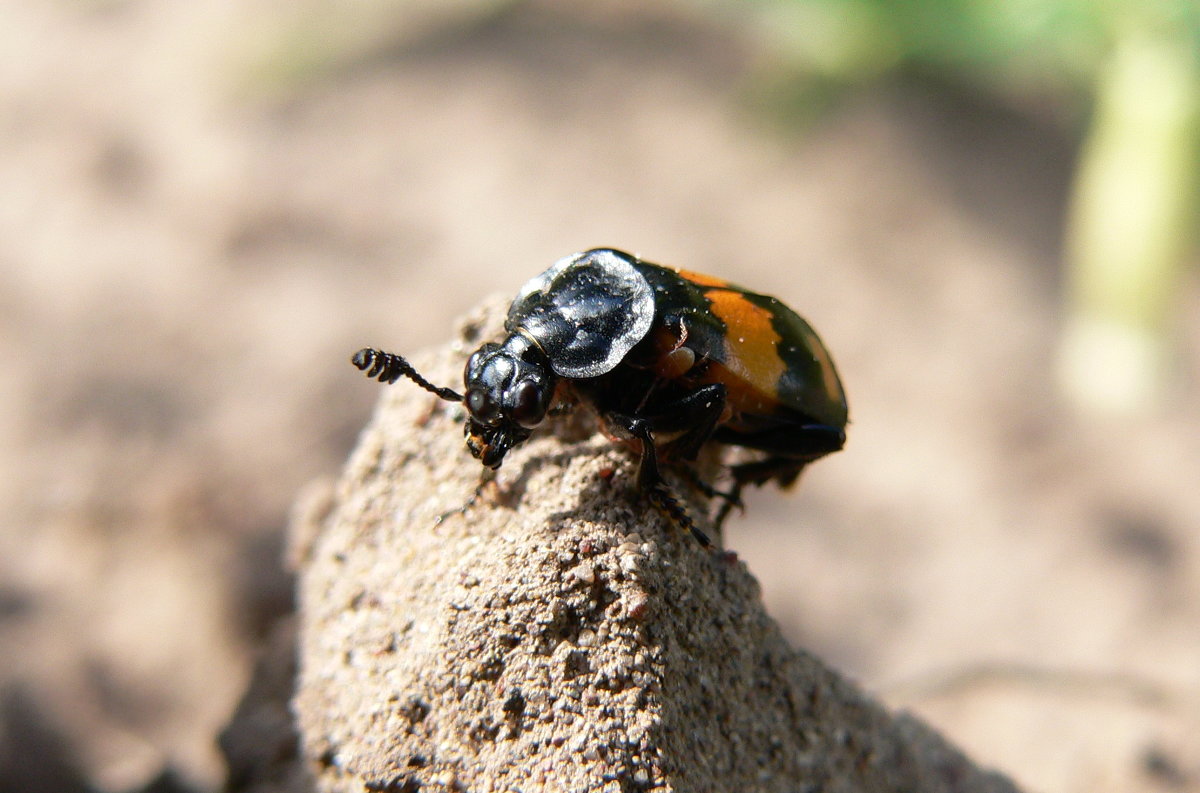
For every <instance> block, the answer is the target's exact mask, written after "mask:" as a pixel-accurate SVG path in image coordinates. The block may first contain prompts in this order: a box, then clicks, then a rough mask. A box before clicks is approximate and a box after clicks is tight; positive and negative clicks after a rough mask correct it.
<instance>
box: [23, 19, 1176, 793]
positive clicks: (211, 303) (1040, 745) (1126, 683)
mask: <svg viewBox="0 0 1200 793" xmlns="http://www.w3.org/2000/svg"><path fill="white" fill-rule="evenodd" d="M572 5H573V4H571V5H561V4H560V5H557V6H556V8H557V9H558V10H555V11H547V10H544V9H542V8H540V7H538V6H536V5H534V6H517V7H515V8H514V10H510V11H508V12H507V13H504V14H501V15H499V16H496V17H489V16H486V15H485V14H484V12H485V11H486V10H487V9H488V8H490V7H489V6H487V5H486V4H466V3H463V4H455V5H447V4H430V6H429V8H424V7H422V6H421V5H420V4H417V5H412V4H403V8H401V4H398V3H397V4H394V5H388V4H378V5H375V6H372V10H370V11H367V10H362V9H360V10H356V11H355V12H353V13H349V12H345V10H344V8H343V6H342V5H341V4H332V3H330V4H323V3H320V2H316V1H315V0H314V1H313V2H308V3H302V4H291V3H273V2H268V0H261V1H260V2H253V3H210V4H199V3H197V4H172V3H164V2H153V0H142V1H141V2H132V1H131V2H119V1H115V0H114V1H108V2H100V1H96V2H89V3H75V4H67V3H54V2H49V1H48V0H47V1H46V2H36V1H35V0H29V1H28V2H23V3H10V4H8V5H7V7H6V9H5V11H4V16H5V22H4V24H3V25H0V47H2V49H3V52H4V53H5V57H4V58H3V59H2V60H0V97H2V98H3V106H4V107H5V112H4V114H3V117H2V118H0V356H2V357H3V360H4V362H5V365H4V366H3V367H0V466H3V475H2V476H0V521H2V522H0V691H2V696H0V750H2V751H0V779H3V780H7V781H8V785H9V787H10V789H21V790H33V789H46V788H47V786H53V787H56V788H57V789H60V790H71V789H80V790H83V789H87V788H88V787H91V788H102V789H111V790H128V789H131V788H136V787H139V786H141V785H142V784H144V783H145V782H146V781H147V780H148V779H150V778H152V777H154V776H155V775H157V774H158V773H159V772H160V771H161V770H162V768H163V767H164V766H169V767H171V768H173V769H175V771H176V772H177V773H178V774H179V775H180V777H181V778H182V779H183V780H185V781H187V782H189V783H191V784H195V785H197V786H200V787H211V786H213V785H215V784H216V783H217V781H218V780H219V778H220V776H221V773H222V771H221V769H220V766H219V760H218V756H217V754H216V752H215V749H214V748H213V747H214V744H213V736H214V735H215V734H216V732H217V730H218V729H219V727H220V725H221V724H222V723H223V722H224V721H225V720H226V719H227V718H228V714H229V713H230V711H231V710H232V707H233V705H234V702H235V701H236V698H237V696H238V693H239V691H240V689H241V687H242V685H243V684H244V681H245V679H246V676H247V674H248V671H249V665H250V662H251V658H252V653H253V648H254V647H255V646H256V644H257V642H258V640H259V638H260V637H261V635H262V634H263V632H264V631H265V629H266V626H267V625H268V624H269V623H270V622H271V621H272V619H273V618H274V617H275V616H276V615H278V614H280V613H282V612H284V611H286V610H287V609H288V608H289V606H290V591H291V582H290V581H289V579H288V578H287V576H286V574H285V573H284V572H283V571H282V568H281V567H280V566H279V565H278V561H277V560H278V557H279V555H280V546H281V537H282V530H283V527H284V525H285V523H286V515H287V511H288V509H289V505H290V504H291V503H292V501H293V499H294V497H295V495H296V493H297V492H298V491H299V490H300V489H301V487H302V486H303V485H304V484H305V483H306V482H307V481H309V480H310V479H311V478H313V477H314V476H317V475H322V474H333V473H335V472H336V470H337V469H338V467H339V466H340V464H341V462H342V461H343V460H344V459H345V456H346V454H347V453H348V451H349V450H350V448H351V446H352V444H353V442H354V438H355V435H356V433H357V431H358V428H359V427H361V426H362V424H363V423H364V422H365V420H366V417H367V415H368V412H369V410H370V407H371V405H372V403H373V402H374V400H375V399H376V397H377V393H378V392H377V389H376V388H374V387H372V386H371V384H369V383H367V382H366V381H364V380H361V379H360V378H358V377H357V376H356V374H355V373H354V372H353V370H352V369H351V368H350V366H349V364H348V363H347V362H346V359H347V357H348V354H349V352H350V351H352V350H353V349H355V348H357V347H359V346H361V345H363V344H366V343H372V344H377V345H381V346H389V347H394V348H397V349H403V350H414V349H417V348H420V347H422V346H424V345H428V344H432V343H434V342H436V341H440V340H444V339H445V338H447V337H448V336H449V335H450V328H449V323H450V320H451V318H452V317H454V316H455V315H457V314H460V313H461V312H462V311H464V310H465V309H466V308H468V307H469V306H471V305H473V304H475V303H477V302H478V301H479V300H480V298H481V297H482V296H484V295H486V294H489V293H492V292H507V293H511V292H512V291H513V290H514V289H515V288H516V286H517V285H518V284H519V283H521V282H522V281H523V280H524V279H525V278H527V277H528V276H529V275H531V274H532V273H534V272H536V271H537V270H539V269H541V268H543V267H545V266H546V265H547V264H549V263H550V262H551V261H553V260H554V259H555V258H557V257H558V256H561V255H562V254H564V253H567V252H571V251H575V250H578V249H581V248H585V247H590V246H594V245H615V246H620V247H624V248H627V249H631V250H634V251H637V252H640V253H642V254H644V255H646V256H647V257H649V258H652V259H656V260H659V261H664V262H667V263H673V264H680V265H684V266H687V267H688V268H690V269H695V270H699V271H702V272H712V273H716V274H719V275H721V276H724V277H728V278H730V279H732V280H735V281H738V282H742V283H746V284H751V285H753V286H754V287H756V288H758V289H760V290H761V291H765V292H768V293H772V294H776V295H778V296H780V297H782V298H784V299H785V300H786V301H787V302H788V303H790V304H791V305H793V306H794V307H795V308H797V309H798V310H799V311H801V313H803V314H805V315H806V316H807V317H808V318H809V319H810V320H812V322H813V324H814V325H815V326H816V327H817V328H819V329H820V331H821V333H822V335H823V336H824V338H825V340H826V341H827V342H828V344H829V346H830V347H831V348H832V350H833V351H834V354H835V356H836V358H837V361H838V363H839V365H840V367H841V370H842V374H843V377H844V379H845V381H846V383H847V387H848V390H849V393H850V398H851V407H852V417H853V424H852V426H851V435H850V443H849V445H848V447H847V450H846V452H845V453H843V454H841V455H838V456H837V457H836V458H832V459H830V460H828V461H825V462H822V463H821V464H820V465H819V466H816V467H814V468H813V470H812V471H811V472H810V473H809V474H808V475H806V477H805V481H804V482H803V483H802V487H801V488H800V489H799V490H798V491H797V492H795V493H792V494H786V495H781V494H779V493H775V492H765V493H762V494H755V497H754V498H753V499H752V500H751V502H750V504H749V508H748V510H747V514H746V515H745V517H744V518H739V519H735V520H734V521H733V522H732V525H731V527H730V529H731V530H730V532H729V537H728V543H729V545H730V546H731V547H733V548H736V549H737V551H738V552H739V554H740V556H741V557H742V558H743V559H745V560H746V561H747V563H748V565H749V568H750V570H751V571H752V572H754V573H755V574H756V575H757V576H758V577H759V578H760V580H761V581H762V583H763V587H764V592H765V597H766V600H767V603H768V607H769V609H770V610H771V612H772V613H773V614H774V615H775V617H776V618H777V619H778V620H779V621H780V623H781V624H782V626H783V627H784V629H785V631H786V632H787V634H788V635H789V636H790V637H791V639H792V640H793V642H794V643H796V644H797V645H799V646H802V647H804V648H806V649H808V650H810V651H812V652H813V653H815V654H816V655H818V656H819V657H821V658H823V659H825V660H826V661H827V662H828V663H830V664H832V665H833V666H835V667H837V668H840V669H842V670H845V671H847V672H849V673H850V674H852V675H854V676H855V677H857V678H858V679H859V680H860V681H861V683H862V685H863V686H864V687H865V688H866V689H868V690H870V691H872V692H875V693H877V694H880V695H881V696H883V697H884V698H885V699H886V700H887V701H889V702H890V703H892V704H894V705H897V706H904V707H909V708H912V709H914V710H915V711H917V712H918V713H920V714H921V715H923V716H924V717H925V718H926V719H928V720H929V721H930V722H931V723H933V724H934V725H935V726H937V727H938V728H939V729H941V730H942V731H943V732H944V733H945V734H946V735H947V736H948V737H949V738H950V739H951V740H953V741H955V742H956V743H958V744H960V745H962V746H963V747H964V748H966V749H967V750H968V751H969V752H970V753H971V754H972V755H973V756H974V757H975V758H977V759H979V760H980V761H982V762H984V763H986V764H990V765H994V766H997V767H999V768H1001V769H1003V770H1004V771H1006V772H1008V773H1009V774H1011V775H1012V776H1013V777H1014V779H1016V780H1017V781H1018V782H1019V783H1020V784H1021V785H1022V786H1024V787H1026V788H1028V789H1031V790H1047V791H1049V790H1056V791H1058V790H1062V791H1084V790H1087V791H1107V790H1114V791H1115V790H1128V789H1141V790H1155V789H1161V790H1189V789H1190V790H1195V789H1200V746H1198V745H1197V741H1198V740H1200V739H1198V738H1197V736H1200V723H1198V722H1200V715H1198V714H1200V704H1198V703H1200V631H1198V630H1197V629H1196V626H1197V625H1198V624H1200V532H1197V530H1196V526H1197V522H1198V519H1200V490H1198V489H1197V487H1196V482H1197V481H1200V432H1197V427H1198V426H1200V405H1198V404H1197V402H1198V401H1197V400H1196V399H1195V390H1196V389H1195V373H1196V372H1197V371H1200V326H1198V325H1197V322H1196V320H1195V317H1197V316H1200V311H1198V309H1200V296H1198V295H1197V291H1196V289H1195V285H1194V282H1193V283H1192V284H1191V286H1190V288H1189V290H1188V292H1187V293H1186V294H1184V295H1182V296H1181V301H1182V309H1183V310H1182V316H1183V320H1182V321H1181V328H1182V331H1183V333H1182V344H1181V347H1180V361H1181V371H1182V372H1183V375H1182V376H1181V382H1180V388H1179V390H1178V392H1177V393H1176V395H1175V396H1174V397H1173V400H1172V402H1171V403H1170V404H1169V405H1168V406H1167V407H1166V408H1165V409H1164V411H1163V412H1162V413H1161V414H1160V415H1157V416H1154V417H1148V418H1136V419H1122V420H1119V421H1112V420H1098V419H1093V418H1087V417H1077V416H1073V415H1072V413H1071V412H1070V411H1069V410H1068V409H1067V408H1066V406H1064V405H1063V404H1061V403H1060V402H1059V401H1058V399H1057V398H1056V397H1055V395H1054V392H1053V390H1052V388H1051V386H1050V382H1049V375H1048V372H1049V371H1050V364H1051V359H1052V353H1053V345H1054V331H1055V328H1056V323H1057V321H1058V318H1057V313H1056V312H1057V276H1056V271H1057V270H1056V262H1057V257H1058V250H1057V239H1058V228H1059V223H1060V221H1061V216H1062V210H1061V206H1062V201H1063V198H1064V195H1065V193H1066V190H1067V185H1068V181H1069V169H1070V161H1071V156H1072V145H1071V143H1070V134H1069V133H1064V132H1063V131H1062V130H1061V129H1056V128H1053V127H1050V126H1047V125H1044V124H1043V123H1042V122H1038V121H1030V120H1028V118H1027V117H1024V116H1018V115H1014V114H1010V113H1006V112H1002V111H998V110H995V109H993V108H991V107H990V106H988V105H986V104H984V103H982V102H979V101H975V100H964V99H963V98H961V97H959V98H957V99H953V98H948V97H947V96H946V95H945V94H944V93H939V92H936V91H933V90H932V89H928V88H925V87H921V86H913V85H908V86H892V87H887V88H878V89H874V90H871V91H868V92H865V93H862V94H858V95H855V96H850V97H847V98H845V99H844V101H842V102H841V103H839V104H838V105H837V106H836V107H834V108H832V109H831V110H830V112H829V113H828V114H827V115H826V116H824V117H823V118H822V119H821V120H820V121H819V122H818V123H816V124H814V125H813V126H810V127H809V128H807V129H806V130H805V131H804V132H803V133H802V134H801V133H799V132H787V131H784V130H780V129H778V128H777V127H773V126H771V125H770V124H769V123H767V122H766V121H765V120H764V115H763V114H761V113H759V112H758V111H757V110H756V109H755V108H756V106H755V105H754V103H753V101H752V99H751V97H753V96H756V95H757V93H756V91H755V90H754V87H753V86H754V82H753V74H754V64H755V62H756V59H755V55H754V48H753V47H752V46H751V45H750V44H749V43H748V42H749V41H750V40H749V39H748V38H746V37H745V36H743V35H740V34H738V33H737V32H736V31H735V30H734V29H732V28H730V29H724V30H723V29H720V28H718V27H715V26H713V25H712V24H710V23H708V22H706V21H704V20H703V19H700V18H698V17H695V16H693V15H690V14H688V13H686V12H685V11H683V10H679V9H675V10H664V11H662V12H659V13H657V14H656V15H653V16H647V14H646V12H633V11H630V10H629V9H628V8H621V7H619V6H613V5H608V4H600V5H596V4H587V5H586V6H581V8H586V9H588V10H586V11H584V10H581V9H580V8H572ZM368 14H369V15H370V16H368ZM317 33H320V34H321V35H316V34H317ZM1189 373H1190V374H1189ZM1048 736H1053V737H1054V738H1055V740H1053V741H1051V740H1047V738H1048Z"/></svg>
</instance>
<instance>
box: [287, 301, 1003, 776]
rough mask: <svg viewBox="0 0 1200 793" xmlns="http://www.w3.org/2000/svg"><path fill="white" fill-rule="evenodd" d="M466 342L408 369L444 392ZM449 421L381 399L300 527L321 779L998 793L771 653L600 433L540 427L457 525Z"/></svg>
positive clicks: (726, 560)
mask: <svg viewBox="0 0 1200 793" xmlns="http://www.w3.org/2000/svg"><path fill="white" fill-rule="evenodd" d="M502 307H503V304H502V302H498V303H494V304H493V311H492V313H491V315H490V320H488V321H485V322H483V323H482V327H484V328H485V329H490V331H491V332H486V331H485V333H484V337H485V338H490V337H491V336H492V334H493V333H494V332H495V330H497V329H498V328H499V325H500V319H501V318H502V316H503V314H502V313H501V310H500V309H502ZM477 324H478V323H475V322H469V323H467V327H468V328H469V329H474V328H475V327H476V325H477ZM477 343H478V340H477V338H476V336H475V335H474V332H471V335H470V337H469V338H466V339H463V340H462V342H461V343H460V344H458V345H457V346H456V349H455V351H453V352H449V351H447V352H444V353H442V354H440V355H439V356H438V357H436V358H430V357H418V358H417V364H418V366H419V367H420V368H421V369H424V370H426V375H427V376H428V377H430V378H431V379H433V380H434V381H435V382H447V381H450V379H451V378H452V377H453V376H454V374H455V373H456V372H458V371H461V368H462V364H463V361H464V359H465V353H464V350H466V349H467V348H470V347H471V346H472V345H473V344H477ZM461 417H462V408H461V406H459V405H457V404H453V403H446V402H441V401H438V400H437V399H436V398H434V397H432V396H430V395H428V394H426V393H424V392H422V391H419V390H418V389H416V388H413V387H409V384H407V383H401V384H398V385H396V386H393V387H391V389H390V390H389V391H388V394H387V397H386V399H385V401H384V403H383V404H382V406H381V407H380V409H379V410H378V412H377V413H376V416H375V419H374V421H373V422H372V424H371V426H370V427H369V428H368V429H367V431H366V432H365V433H364V435H363V436H362V438H361V439H360V444H359V447H358V449H357V450H356V451H355V453H354V455H353V456H352V457H351V460H350V462H349V465H348V468H347V470H346V472H345V476H344V478H343V480H342V482H341V483H340V485H339V487H338V489H337V492H336V496H335V503H334V505H333V508H332V510H329V509H327V507H321V508H320V509H319V510H318V515H317V516H316V517H315V519H301V520H299V521H298V522H297V527H296V531H297V534H298V539H297V542H296V543H295V544H296V547H297V555H298V557H299V558H300V559H301V560H302V562H301V569H300V589H301V603H300V620H301V626H302V630H301V634H302V640H301V652H300V661H301V670H302V671H301V677H300V685H299V687H298V691H297V696H296V707H297V712H298V714H299V724H300V728H301V732H302V735H303V739H304V745H305V747H306V749H305V751H306V754H307V757H308V759H309V762H310V763H312V765H313V766H314V767H315V768H316V769H317V775H318V781H319V787H320V788H321V789H323V790H345V791H351V790H359V789H361V786H362V785H365V786H366V787H367V788H368V789H371V790H413V791H416V790H447V791H449V790H471V791H489V790H521V791H535V790H546V791H633V790H662V791H668V790H670V791H680V792H681V793H704V792H706V791H729V790H739V791H790V790H797V789H801V790H810V791H814V793H815V792H816V791H857V790H880V791H883V790H894V791H914V792H916V791H946V793H949V792H950V791H962V792H963V793H966V792H967V791H995V792H996V793H1001V792H1002V791H1004V792H1009V791H1013V790H1014V788H1012V787H1010V786H1009V785H1008V784H1007V783H1006V782H1004V781H1003V780H1002V779H1000V778H999V777H996V776H991V775H986V774H982V773H980V772H978V771H976V770H975V769H974V768H973V767H971V766H970V765H969V764H968V763H967V761H965V760H964V759H963V758H962V757H961V756H959V755H958V754H957V753H956V752H954V751H952V750H949V749H948V748H945V747H944V746H942V745H941V744H940V743H939V741H938V739H937V738H935V737H933V736H932V734H930V733H925V732H922V731H921V730H920V729H915V728H913V726H912V725H910V726H909V728H907V730H906V728H905V727H902V726H899V725H898V724H897V723H896V722H893V721H892V719H891V718H890V717H889V716H888V715H887V714H886V713H885V712H884V710H883V709H882V708H881V707H880V706H878V705H877V704H874V703H872V702H871V701H870V700H869V699H867V698H866V697H865V696H864V695H863V694H862V693H860V692H859V691H858V690H857V689H856V688H855V687H853V686H852V685H850V684H848V683H846V682H845V681H844V680H842V679H841V678H840V677H839V676H838V675H836V674H835V673H833V672H831V671H830V670H829V669H827V668H826V667H824V666H823V665H822V664H821V663H820V662H819V661H817V660H816V659H815V658H813V657H812V656H810V655H808V654H805V653H802V652H795V651H793V650H791V649H789V648H788V646H787V644H786V642H785V641H784V640H783V638H782V636H781V635H780V632H779V630H778V628H777V626H776V625H775V623H774V622H773V621H772V620H771V619H770V618H769V617H768V616H767V615H766V612H765V611H764V610H763V607H762V603H761V599H760V592H759V587H758V584H757V582H756V581H755V580H754V579H753V578H752V577H751V576H750V575H749V573H748V572H747V570H746V567H745V565H744V564H742V563H740V562H737V561H736V560H735V559H734V558H733V557H731V556H727V555H722V554H717V553H711V552H708V551H705V550H704V549H702V548H701V547H700V546H699V545H698V544H697V543H696V542H695V541H694V540H692V539H691V537H690V536H688V535H686V534H685V533H683V532H681V531H680V530H679V529H678V528H676V527H674V526H671V525H669V524H665V523H664V521H663V520H662V519H661V518H660V517H659V516H658V515H657V514H656V513H655V512H654V511H653V510H651V509H648V507H647V506H646V503H645V502H644V500H642V499H640V498H639V497H638V494H637V493H636V492H634V491H633V490H631V485H632V478H633V477H632V474H633V458H632V456H631V455H630V454H629V453H627V452H626V451H623V450H621V449H619V448H617V447H616V446H614V445H613V444H612V443H611V442H609V441H607V440H605V438H604V437H603V436H602V435H599V434H595V433H587V432H572V431H571V428H558V431H557V432H553V431H547V432H542V433H539V434H537V435H535V437H534V439H533V440H531V441H530V442H529V443H527V444H525V445H524V446H522V447H520V448H519V449H518V450H516V451H514V452H512V453H510V455H509V457H508V458H506V460H505V464H504V466H503V467H502V468H501V469H500V473H499V476H498V478H497V480H496V481H495V483H494V484H493V485H490V486H488V487H487V488H485V489H484V490H483V491H482V494H481V496H480V499H479V501H478V502H477V503H475V504H474V505H471V506H469V507H468V508H467V509H465V510H460V511H453V512H451V510H455V508H456V507H459V506H461V505H462V504H463V502H464V500H465V499H467V498H468V496H469V495H470V494H471V493H472V491H473V489H474V488H475V486H476V484H477V483H478V481H479V477H480V473H481V469H480V467H479V465H478V463H477V462H476V461H474V460H472V459H471V458H470V457H469V455H467V453H466V452H465V449H464V448H463V446H462V440H461V432H459V431H456V430H458V428H459V423H460V422H461ZM575 423H576V424H580V423H584V422H580V421H579V420H578V419H576V422H575ZM562 435H566V436H567V438H568V440H566V441H564V440H563V439H562V437H561V436H562ZM690 505H691V509H692V511H693V513H695V514H697V515H700V514H701V511H702V510H704V509H705V505H704V504H702V503H698V502H696V501H691V504H690ZM447 513H448V514H447ZM443 516H444V517H443ZM313 524H317V526H318V527H319V528H317V530H316V531H314V526H313ZM914 736H918V737H917V738H916V739H914Z"/></svg>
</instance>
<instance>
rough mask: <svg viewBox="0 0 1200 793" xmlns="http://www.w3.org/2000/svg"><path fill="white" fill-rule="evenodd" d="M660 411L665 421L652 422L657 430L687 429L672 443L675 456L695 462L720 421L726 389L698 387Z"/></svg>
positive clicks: (723, 410)
mask: <svg viewBox="0 0 1200 793" xmlns="http://www.w3.org/2000/svg"><path fill="white" fill-rule="evenodd" d="M661 410H662V411H663V415H664V418H662V419H659V420H657V421H655V420H651V423H652V424H653V425H654V428H655V429H656V430H671V429H682V430H684V433H683V434H682V435H680V436H679V437H678V438H676V439H675V440H673V441H671V444H670V449H671V454H672V456H676V457H679V458H680V459H684V460H694V459H696V455H697V454H699V453H700V447H701V446H703V445H704V443H705V441H707V440H708V439H709V438H711V437H712V434H713V430H715V429H716V428H717V422H719V421H720V420H721V416H722V414H723V413H724V412H725V386H724V385H723V384H721V383H712V384H710V385H706V386H703V387H701V388H697V389H696V390H695V391H693V392H692V393H690V394H688V395H687V396H685V397H683V398H682V399H680V400H678V401H675V402H672V403H670V404H669V405H664V406H662V408H661ZM667 416H669V417H670V419H669V420H667V419H666V417H667ZM669 425H677V426H669Z"/></svg>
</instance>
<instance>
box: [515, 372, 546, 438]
mask: <svg viewBox="0 0 1200 793" xmlns="http://www.w3.org/2000/svg"><path fill="white" fill-rule="evenodd" d="M541 401H542V400H541V393H540V390H539V389H538V386H537V385H536V384H535V383H531V382H529V381H528V380H526V381H525V382H523V383H521V384H520V385H518V386H517V387H516V390H515V393H514V394H513V407H512V417H513V419H514V420H515V421H516V422H517V423H518V424H520V425H521V426H522V427H536V426H537V425H538V424H541V423H542V419H543V418H544V417H545V415H546V414H545V411H542V410H540V409H539V408H540V407H541Z"/></svg>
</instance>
